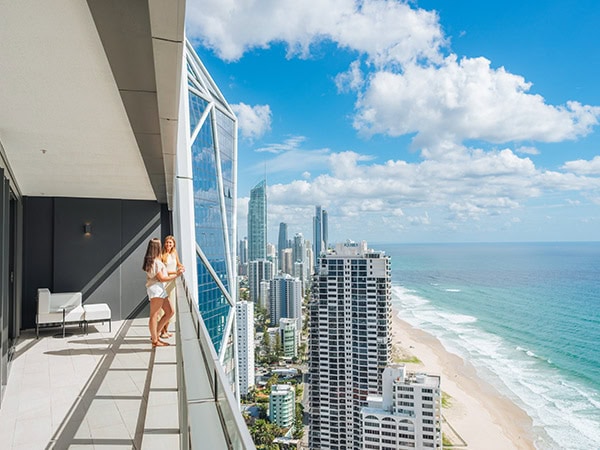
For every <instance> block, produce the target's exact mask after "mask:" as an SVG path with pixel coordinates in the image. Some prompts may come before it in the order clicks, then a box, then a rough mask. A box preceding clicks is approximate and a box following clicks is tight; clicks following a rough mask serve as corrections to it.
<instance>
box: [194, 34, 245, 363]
mask: <svg viewBox="0 0 600 450" xmlns="http://www.w3.org/2000/svg"><path fill="white" fill-rule="evenodd" d="M186 50H187V51H186V59H187V70H188V83H187V88H188V89H187V91H188V92H187V97H188V107H189V120H190V128H189V133H190V151H191V156H192V178H193V188H194V233H195V242H196V264H197V270H198V307H199V309H200V313H201V315H202V319H203V320H204V323H205V325H206V328H207V329H208V332H209V334H210V337H211V339H212V342H213V344H214V346H215V350H216V351H217V353H218V354H219V355H221V358H222V362H223V363H224V364H228V363H229V362H228V361H225V360H229V359H233V354H234V352H233V336H231V334H232V333H233V330H232V329H231V328H232V327H233V322H234V320H233V316H234V313H235V310H234V308H233V305H234V304H235V298H236V294H235V283H234V275H235V274H233V273H232V268H233V267H234V265H233V261H234V260H235V259H234V257H235V254H234V252H235V248H234V247H235V245H234V244H235V242H236V241H235V236H234V217H235V197H236V195H235V190H236V180H235V176H236V168H235V164H236V153H237V148H236V118H235V115H234V114H233V111H232V110H231V108H230V107H229V105H228V104H227V102H226V100H225V99H224V98H223V96H222V94H221V93H220V92H219V90H218V88H217V87H216V85H215V83H214V82H213V81H212V79H211V78H210V75H209V74H208V72H206V69H205V68H204V66H203V65H202V63H201V62H200V60H199V59H198V56H197V55H196V53H195V52H194V50H193V48H192V47H191V45H190V44H189V43H188V45H187V49H186ZM230 347H231V348H230Z"/></svg>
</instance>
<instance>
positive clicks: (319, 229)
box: [313, 206, 328, 265]
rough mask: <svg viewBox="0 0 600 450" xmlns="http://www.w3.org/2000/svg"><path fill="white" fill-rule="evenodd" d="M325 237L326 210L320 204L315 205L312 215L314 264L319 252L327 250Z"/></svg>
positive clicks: (326, 228)
mask: <svg viewBox="0 0 600 450" xmlns="http://www.w3.org/2000/svg"><path fill="white" fill-rule="evenodd" d="M327 238H328V225H327V211H325V210H324V209H323V208H322V207H321V206H315V216H314V217H313V248H314V252H313V253H314V254H313V258H314V262H315V265H317V261H318V259H319V257H320V256H321V254H322V253H326V252H327Z"/></svg>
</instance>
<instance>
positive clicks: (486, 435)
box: [392, 307, 535, 450]
mask: <svg viewBox="0 0 600 450" xmlns="http://www.w3.org/2000/svg"><path fill="white" fill-rule="evenodd" d="M398 313H399V310H398V309H397V308H396V307H392V344H393V351H392V354H393V359H396V360H397V359H402V360H410V359H411V358H413V357H416V358H418V360H419V362H399V363H400V364H405V365H406V367H407V369H408V370H410V371H415V372H426V373H429V374H432V375H440V376H441V377H442V378H441V385H442V391H443V392H444V393H446V394H448V395H449V396H450V399H449V403H450V406H449V407H445V408H443V409H442V414H443V416H444V418H445V419H446V421H447V422H448V423H449V424H450V426H451V427H452V429H454V430H455V431H456V433H457V434H458V435H459V436H460V438H462V439H463V440H464V441H465V442H466V443H467V447H462V448H467V449H474V450H478V449H486V450H496V449H497V450H507V449H511V448H514V449H517V450H535V446H534V444H533V439H534V437H533V421H532V419H531V418H530V417H529V416H528V415H527V413H525V411H523V410H522V409H521V408H520V407H519V406H518V405H516V404H515V403H513V402H512V401H511V400H509V399H508V398H507V397H505V396H504V395H502V394H501V393H500V392H498V391H497V390H496V389H495V388H494V387H493V386H492V385H490V384H489V383H487V382H486V381H484V380H482V379H481V378H480V377H479V376H478V375H477V373H476V370H475V368H474V367H473V366H472V365H471V364H470V363H469V362H468V361H465V360H463V359H462V358H461V357H460V356H458V355H456V354H454V353H450V352H448V351H447V350H446V349H445V348H444V346H443V345H442V344H441V342H440V341H439V340H438V339H437V338H436V337H434V336H433V335H431V334H429V333H427V332H425V331H423V330H420V329H418V328H414V327H413V326H412V325H410V324H409V323H407V322H404V321H403V320H402V319H400V318H399V317H398ZM393 362H398V361H393ZM447 428H448V427H447V425H446V424H445V423H444V424H443V425H442V430H444V429H446V430H447ZM444 434H446V435H449V434H450V433H448V430H447V431H445V432H444ZM457 448H461V447H459V446H458V445H457Z"/></svg>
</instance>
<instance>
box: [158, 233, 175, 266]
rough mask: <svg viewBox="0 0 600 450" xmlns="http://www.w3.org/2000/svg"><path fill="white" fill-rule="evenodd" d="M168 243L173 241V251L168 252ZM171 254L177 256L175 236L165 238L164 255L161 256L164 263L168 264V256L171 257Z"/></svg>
mask: <svg viewBox="0 0 600 450" xmlns="http://www.w3.org/2000/svg"><path fill="white" fill-rule="evenodd" d="M167 241H172V242H173V248H172V249H171V251H170V252H169V251H167V249H166V247H165V244H166V243H167ZM170 253H174V254H175V255H177V242H176V241H175V236H171V235H168V236H166V237H165V240H164V241H163V247H162V253H161V255H160V259H161V260H162V262H164V263H166V262H167V255H169V254H170Z"/></svg>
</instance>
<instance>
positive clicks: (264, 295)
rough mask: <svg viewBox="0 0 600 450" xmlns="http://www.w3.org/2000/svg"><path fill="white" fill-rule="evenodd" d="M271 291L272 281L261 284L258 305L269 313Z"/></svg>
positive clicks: (264, 281)
mask: <svg viewBox="0 0 600 450" xmlns="http://www.w3.org/2000/svg"><path fill="white" fill-rule="evenodd" d="M270 291H271V280H263V281H261V282H260V288H259V290H258V305H259V306H260V307H261V308H263V309H266V310H267V311H269V295H270Z"/></svg>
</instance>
